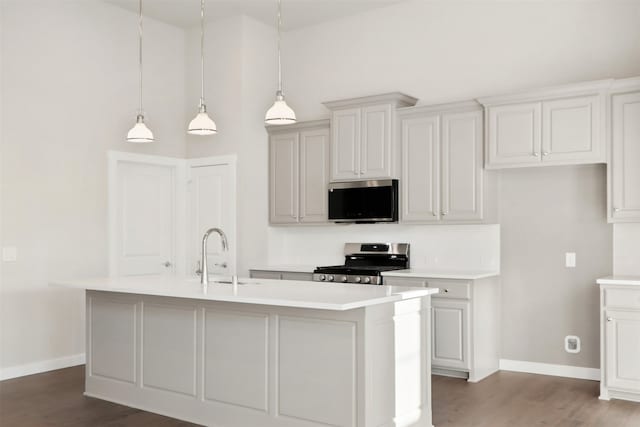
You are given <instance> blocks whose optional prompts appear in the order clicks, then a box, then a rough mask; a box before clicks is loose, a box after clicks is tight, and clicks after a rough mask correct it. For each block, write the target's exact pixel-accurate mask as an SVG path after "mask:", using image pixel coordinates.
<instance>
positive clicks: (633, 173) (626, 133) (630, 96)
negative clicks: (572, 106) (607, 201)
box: [610, 92, 640, 222]
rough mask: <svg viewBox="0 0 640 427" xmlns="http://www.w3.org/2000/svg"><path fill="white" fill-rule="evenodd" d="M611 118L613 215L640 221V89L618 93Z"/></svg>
mask: <svg viewBox="0 0 640 427" xmlns="http://www.w3.org/2000/svg"><path fill="white" fill-rule="evenodd" d="M611 121H612V126H613V135H612V136H613V139H612V148H611V152H612V153H611V165H610V167H611V183H610V186H611V192H612V193H611V194H612V197H611V204H612V209H613V212H611V217H612V218H613V220H614V221H615V220H621V221H638V222H640V167H639V165H640V92H635V93H625V94H619V95H614V96H613V100H612V117H611Z"/></svg>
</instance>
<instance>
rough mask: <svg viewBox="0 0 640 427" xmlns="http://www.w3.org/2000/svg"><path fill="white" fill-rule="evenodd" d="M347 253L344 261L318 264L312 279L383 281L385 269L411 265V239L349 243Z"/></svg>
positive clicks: (379, 283) (358, 281) (374, 283)
mask: <svg viewBox="0 0 640 427" xmlns="http://www.w3.org/2000/svg"><path fill="white" fill-rule="evenodd" d="M344 255H345V262H344V265H333V266H328V267H318V268H316V269H315V270H314V271H313V280H314V281H316V282H342V283H361V284H363V285H383V284H384V280H383V277H382V275H381V273H382V272H384V271H390V270H403V269H406V268H409V244H408V243H346V244H345V245H344Z"/></svg>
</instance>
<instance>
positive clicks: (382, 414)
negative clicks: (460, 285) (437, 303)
mask: <svg viewBox="0 0 640 427" xmlns="http://www.w3.org/2000/svg"><path fill="white" fill-rule="evenodd" d="M366 311H367V314H366V323H365V328H366V331H365V334H364V340H363V341H364V345H365V365H366V368H365V376H366V378H365V383H366V390H367V391H366V408H365V410H366V413H365V414H364V416H365V418H366V422H365V425H367V426H369V425H371V426H396V427H401V426H403V427H404V426H407V427H408V426H412V427H430V426H431V425H432V413H431V298H430V297H423V298H417V299H410V300H406V301H401V302H396V303H390V304H383V305H377V306H371V307H367V309H366Z"/></svg>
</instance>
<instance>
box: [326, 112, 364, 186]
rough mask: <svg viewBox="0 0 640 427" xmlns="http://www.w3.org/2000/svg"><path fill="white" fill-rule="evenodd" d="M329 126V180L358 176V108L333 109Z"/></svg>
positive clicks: (359, 122) (359, 113)
mask: <svg viewBox="0 0 640 427" xmlns="http://www.w3.org/2000/svg"><path fill="white" fill-rule="evenodd" d="M331 128H332V134H331V136H332V138H331V180H337V181H340V180H349V179H355V178H358V177H359V176H360V139H361V138H360V131H361V110H360V108H351V109H347V110H338V111H334V112H333V117H332V120H331Z"/></svg>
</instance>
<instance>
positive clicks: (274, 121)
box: [264, 0, 296, 125]
mask: <svg viewBox="0 0 640 427" xmlns="http://www.w3.org/2000/svg"><path fill="white" fill-rule="evenodd" d="M281 26H282V0H278V91H277V92H276V102H274V103H273V106H272V107H271V108H269V110H268V111H267V114H266V115H265V117H264V122H265V123H266V124H268V125H287V124H291V123H295V122H296V113H295V112H294V111H293V110H292V109H291V107H289V106H288V105H287V102H286V101H285V100H284V93H283V92H282V61H281V59H280V43H281V38H282V37H281V29H280V27H281Z"/></svg>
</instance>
